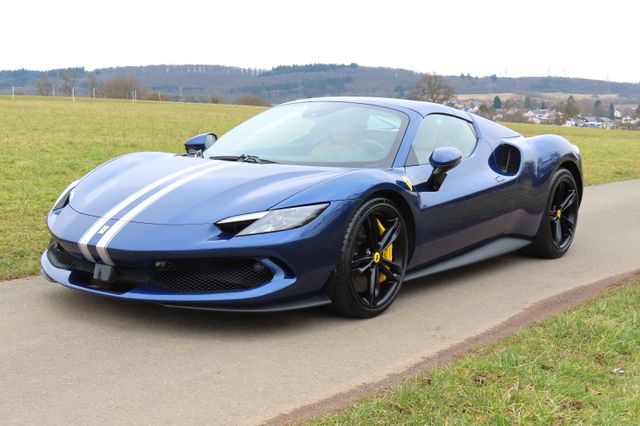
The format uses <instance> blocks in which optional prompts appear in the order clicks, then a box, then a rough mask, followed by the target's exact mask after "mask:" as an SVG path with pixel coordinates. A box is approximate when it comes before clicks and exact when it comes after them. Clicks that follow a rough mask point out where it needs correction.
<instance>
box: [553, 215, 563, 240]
mask: <svg viewBox="0 0 640 426" xmlns="http://www.w3.org/2000/svg"><path fill="white" fill-rule="evenodd" d="M553 223H554V225H553V226H554V228H553V239H554V240H555V242H556V243H558V244H560V243H562V224H561V223H560V220H559V219H556V220H555V221H554V222H553Z"/></svg>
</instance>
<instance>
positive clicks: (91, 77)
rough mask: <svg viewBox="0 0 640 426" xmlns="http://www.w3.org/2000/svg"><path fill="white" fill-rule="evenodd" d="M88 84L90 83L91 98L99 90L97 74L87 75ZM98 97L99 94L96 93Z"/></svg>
mask: <svg viewBox="0 0 640 426" xmlns="http://www.w3.org/2000/svg"><path fill="white" fill-rule="evenodd" d="M87 82H88V83H89V96H93V94H94V92H93V91H94V90H96V91H97V90H98V79H97V78H96V73H95V72H90V73H88V74H87ZM96 96H97V93H96Z"/></svg>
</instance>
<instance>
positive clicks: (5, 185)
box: [0, 97, 262, 279]
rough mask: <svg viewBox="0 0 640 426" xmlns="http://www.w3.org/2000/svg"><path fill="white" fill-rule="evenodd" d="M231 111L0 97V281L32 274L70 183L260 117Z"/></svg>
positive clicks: (222, 107)
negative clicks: (135, 155) (108, 164)
mask: <svg viewBox="0 0 640 426" xmlns="http://www.w3.org/2000/svg"><path fill="white" fill-rule="evenodd" d="M261 110H262V109H261V108H256V107H242V106H231V105H207V104H185V103H161V102H138V103H136V104H133V103H131V102H128V101H114V100H100V99H98V100H93V99H82V98H80V99H77V100H76V102H72V101H71V99H68V98H56V99H52V98H36V97H34V98H29V97H19V98H16V100H15V101H11V98H10V97H4V98H3V97H0V146H1V147H2V153H1V155H0V279H9V278H17V277H22V276H26V275H33V274H36V273H37V272H38V270H39V266H38V262H39V253H41V252H42V250H43V249H44V248H45V247H46V244H47V241H48V240H49V237H48V231H47V230H46V225H45V217H46V213H47V211H48V210H49V209H50V208H51V205H52V203H53V201H55V199H56V197H57V196H58V195H59V193H60V191H62V190H63V189H64V188H65V187H66V186H67V185H68V184H69V183H70V182H73V181H74V180H75V179H77V178H78V177H80V176H82V175H83V174H85V173H86V172H88V171H89V170H91V169H93V168H94V167H96V166H97V165H99V164H101V163H103V162H104V161H106V160H108V159H110V158H113V157H115V156H118V155H121V154H124V153H127V152H133V151H171V152H183V151H184V148H183V146H182V143H183V141H184V140H185V139H186V138H188V137H189V136H192V135H195V134H198V133H202V132H205V131H213V132H215V133H218V134H221V133H224V132H226V131H227V130H229V129H230V128H231V127H233V126H234V125H236V124H237V123H239V122H241V121H243V120H245V119H247V118H248V117H250V116H252V115H254V114H256V113H258V112H260V111H261Z"/></svg>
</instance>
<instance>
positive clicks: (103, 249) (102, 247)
mask: <svg viewBox="0 0 640 426" xmlns="http://www.w3.org/2000/svg"><path fill="white" fill-rule="evenodd" d="M230 165H231V164H220V165H218V166H216V167H212V168H208V169H205V170H200V171H198V172H197V173H194V174H192V175H189V176H186V177H183V178H182V179H179V180H177V181H175V182H173V183H171V184H170V185H168V186H166V187H164V188H162V189H161V190H160V191H158V192H156V193H155V194H153V195H151V196H150V197H149V198H147V199H145V200H144V201H142V202H140V204H138V205H137V206H135V207H134V208H132V209H131V210H130V211H129V212H128V213H127V214H125V215H124V216H123V217H122V218H121V219H118V221H117V222H116V223H114V224H113V226H111V228H109V230H108V231H107V232H106V233H105V234H104V235H103V236H102V238H100V240H98V243H97V244H96V250H98V255H99V256H100V259H102V261H103V262H104V263H106V264H107V265H114V262H113V260H111V257H110V256H109V253H108V252H107V246H108V245H109V243H110V242H111V241H112V240H113V238H114V237H115V236H116V235H117V234H118V232H120V230H121V229H122V228H123V227H124V226H125V225H126V224H127V223H129V222H130V221H131V220H132V219H133V218H135V217H136V216H137V215H139V214H140V213H141V212H142V211H143V210H144V209H146V208H147V207H149V206H150V205H151V204H153V203H155V202H156V201H158V200H159V199H160V198H162V197H164V196H165V195H167V194H169V193H170V192H172V191H175V190H176V189H178V188H180V187H181V186H183V185H186V184H187V183H189V182H191V181H192V180H195V179H197V178H199V177H201V176H204V175H206V174H208V173H211V172H214V171H217V170H220V169H223V168H225V167H229V166H230Z"/></svg>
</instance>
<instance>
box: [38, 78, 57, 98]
mask: <svg viewBox="0 0 640 426" xmlns="http://www.w3.org/2000/svg"><path fill="white" fill-rule="evenodd" d="M52 89H53V86H52V85H51V82H50V81H49V77H47V76H46V75H45V76H44V77H42V78H41V79H39V80H38V81H37V82H36V93H37V94H38V95H40V96H50V95H51V90H52Z"/></svg>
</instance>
